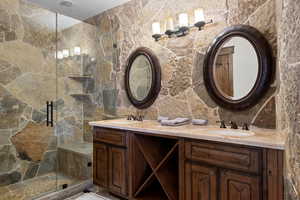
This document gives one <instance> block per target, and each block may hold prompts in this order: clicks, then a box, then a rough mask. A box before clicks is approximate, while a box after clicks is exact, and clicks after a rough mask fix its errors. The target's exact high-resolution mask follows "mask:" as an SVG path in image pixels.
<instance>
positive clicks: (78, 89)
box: [56, 14, 97, 188]
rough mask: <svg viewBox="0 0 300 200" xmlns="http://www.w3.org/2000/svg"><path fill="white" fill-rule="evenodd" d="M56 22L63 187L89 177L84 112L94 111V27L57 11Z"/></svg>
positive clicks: (89, 150) (89, 137)
mask: <svg viewBox="0 0 300 200" xmlns="http://www.w3.org/2000/svg"><path fill="white" fill-rule="evenodd" d="M57 22H58V26H57V27H58V29H57V35H58V38H57V39H58V43H57V92H58V100H57V103H58V104H57V106H58V109H57V111H58V112H57V127H56V136H57V137H58V149H57V166H58V187H59V188H62V185H63V186H64V187H69V186H72V185H75V184H81V183H85V182H86V181H90V182H91V179H92V151H93V148H92V133H91V129H90V128H89V126H88V124H87V123H88V120H89V116H88V115H87V112H85V111H86V110H87V109H91V110H93V107H92V105H93V99H94V97H93V94H94V91H95V85H96V84H95V79H94V74H95V72H94V71H93V70H94V69H95V68H96V67H95V66H96V64H97V60H96V56H95V53H94V51H95V50H96V48H95V47H96V46H97V42H96V41H95V37H96V36H97V34H96V32H97V29H96V28H95V27H94V26H92V25H90V24H87V23H85V22H82V21H79V20H76V19H74V18H71V17H68V16H64V15H60V14H59V15H58V18H57ZM93 37H94V38H93Z"/></svg>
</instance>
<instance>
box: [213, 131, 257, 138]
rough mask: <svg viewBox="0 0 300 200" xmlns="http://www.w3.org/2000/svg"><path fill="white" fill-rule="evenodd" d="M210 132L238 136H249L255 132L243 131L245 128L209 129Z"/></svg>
mask: <svg viewBox="0 0 300 200" xmlns="http://www.w3.org/2000/svg"><path fill="white" fill-rule="evenodd" d="M207 133H209V134H214V135H224V136H236V137H249V136H253V135H254V134H255V133H253V132H251V131H243V130H228V129H224V130H209V131H207Z"/></svg>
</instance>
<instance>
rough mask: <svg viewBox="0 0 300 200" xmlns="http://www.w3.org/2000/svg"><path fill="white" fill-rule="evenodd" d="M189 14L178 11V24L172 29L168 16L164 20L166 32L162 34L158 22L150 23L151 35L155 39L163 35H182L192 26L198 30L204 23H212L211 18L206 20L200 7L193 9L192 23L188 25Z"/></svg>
mask: <svg viewBox="0 0 300 200" xmlns="http://www.w3.org/2000/svg"><path fill="white" fill-rule="evenodd" d="M189 21H190V20H189V15H188V14H187V13H180V14H179V15H178V22H179V26H178V27H177V28H175V29H174V24H173V19H172V18H168V19H167V21H166V23H165V24H166V29H167V30H166V32H165V33H164V34H162V33H161V30H160V23H159V22H154V23H153V24H152V32H153V35H152V37H153V38H154V39H155V41H159V39H161V38H162V37H163V36H164V35H166V36H168V38H172V37H173V36H175V37H182V36H186V35H187V34H189V32H190V30H191V29H192V28H194V27H197V28H198V30H199V31H201V30H202V29H203V27H204V26H205V25H206V24H211V23H213V20H212V19H211V20H210V21H208V22H207V21H206V20H205V17H204V11H203V9H202V8H199V9H196V10H194V24H193V25H189Z"/></svg>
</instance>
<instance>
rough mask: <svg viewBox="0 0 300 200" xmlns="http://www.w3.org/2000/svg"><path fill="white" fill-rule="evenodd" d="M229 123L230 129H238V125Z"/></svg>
mask: <svg viewBox="0 0 300 200" xmlns="http://www.w3.org/2000/svg"><path fill="white" fill-rule="evenodd" d="M229 123H230V125H231V128H232V129H238V125H237V124H236V122H233V121H230V122H229Z"/></svg>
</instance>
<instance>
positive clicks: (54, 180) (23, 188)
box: [0, 173, 81, 200]
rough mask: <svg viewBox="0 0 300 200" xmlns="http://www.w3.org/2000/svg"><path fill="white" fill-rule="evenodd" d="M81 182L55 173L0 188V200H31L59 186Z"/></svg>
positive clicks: (57, 188)
mask: <svg viewBox="0 0 300 200" xmlns="http://www.w3.org/2000/svg"><path fill="white" fill-rule="evenodd" d="M79 182H81V180H76V179H72V178H69V177H66V176H63V175H58V176H56V174H55V173H50V174H46V175H43V176H38V177H35V178H33V179H28V180H26V181H23V182H20V183H16V184H13V185H9V186H5V187H0V194H1V195H0V200H31V199H33V198H36V197H39V196H41V195H43V194H46V193H49V192H53V191H56V190H59V189H61V185H63V184H68V185H74V184H76V183H79Z"/></svg>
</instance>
